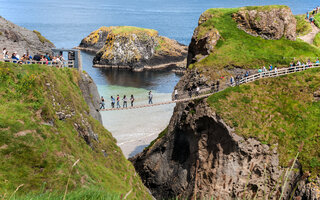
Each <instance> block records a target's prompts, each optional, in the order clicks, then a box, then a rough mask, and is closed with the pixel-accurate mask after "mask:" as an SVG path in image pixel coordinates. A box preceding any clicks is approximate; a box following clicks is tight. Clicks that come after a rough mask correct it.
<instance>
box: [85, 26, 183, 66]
mask: <svg viewBox="0 0 320 200" xmlns="http://www.w3.org/2000/svg"><path fill="white" fill-rule="evenodd" d="M79 48H80V49H83V50H88V51H92V52H95V53H96V56H95V58H94V60H93V64H94V67H111V68H113V67H115V68H127V69H131V70H134V71H142V70H147V69H159V68H168V67H171V68H174V67H177V66H178V65H179V63H181V62H184V60H185V58H186V55H187V47H186V46H184V45H182V44H179V43H178V42H177V41H175V40H171V39H169V38H166V37H162V36H159V35H158V32H157V31H155V30H151V29H143V28H137V27H129V26H116V27H101V28H100V29H98V30H96V31H94V32H92V33H91V34H90V35H89V36H88V37H86V38H84V39H83V40H82V41H81V43H80V45H79Z"/></svg>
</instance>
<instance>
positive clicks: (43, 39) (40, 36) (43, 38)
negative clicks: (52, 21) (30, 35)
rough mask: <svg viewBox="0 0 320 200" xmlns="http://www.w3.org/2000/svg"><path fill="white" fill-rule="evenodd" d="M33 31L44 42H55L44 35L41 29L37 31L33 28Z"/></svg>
mask: <svg viewBox="0 0 320 200" xmlns="http://www.w3.org/2000/svg"><path fill="white" fill-rule="evenodd" d="M33 32H34V33H35V34H36V35H37V36H38V38H39V40H40V42H42V43H45V42H47V43H49V44H52V45H53V43H52V42H51V41H50V40H48V39H47V38H45V37H43V36H42V35H41V33H40V32H39V31H37V30H33Z"/></svg>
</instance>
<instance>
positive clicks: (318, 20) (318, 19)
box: [310, 12, 320, 28]
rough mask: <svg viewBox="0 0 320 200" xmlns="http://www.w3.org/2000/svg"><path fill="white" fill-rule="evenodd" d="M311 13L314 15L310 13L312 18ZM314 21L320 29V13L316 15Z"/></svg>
mask: <svg viewBox="0 0 320 200" xmlns="http://www.w3.org/2000/svg"><path fill="white" fill-rule="evenodd" d="M311 13H312V12H310V16H311ZM314 19H315V22H314V24H315V25H316V26H317V27H318V28H320V13H318V14H316V15H314Z"/></svg>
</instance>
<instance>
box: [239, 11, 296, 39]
mask: <svg viewBox="0 0 320 200" xmlns="http://www.w3.org/2000/svg"><path fill="white" fill-rule="evenodd" d="M233 18H234V19H235V20H236V22H237V23H238V24H239V28H241V29H242V30H244V31H245V32H247V33H248V34H250V35H253V36H260V37H262V38H264V39H268V40H278V39H281V38H282V37H284V38H286V39H289V40H296V24H297V22H296V19H295V17H294V16H293V14H292V12H291V9H290V8H288V7H283V8H273V9H265V10H259V9H258V10H247V9H245V8H244V9H241V10H240V11H239V12H238V13H235V14H234V15H233Z"/></svg>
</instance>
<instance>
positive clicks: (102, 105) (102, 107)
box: [100, 96, 106, 110]
mask: <svg viewBox="0 0 320 200" xmlns="http://www.w3.org/2000/svg"><path fill="white" fill-rule="evenodd" d="M104 105H105V103H104V98H103V96H101V102H100V110H101V109H106V108H105V107H104Z"/></svg>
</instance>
